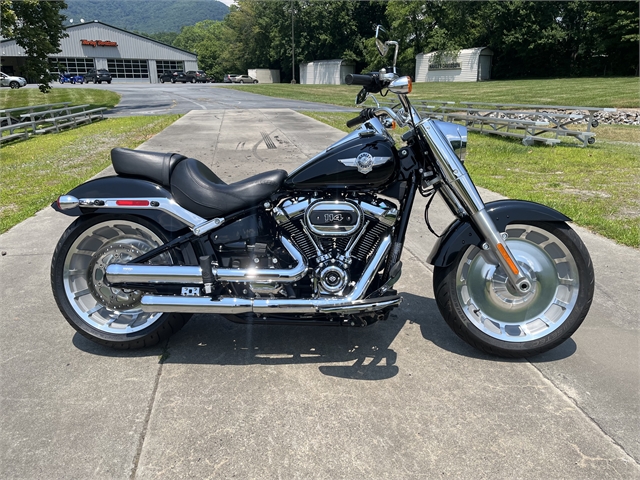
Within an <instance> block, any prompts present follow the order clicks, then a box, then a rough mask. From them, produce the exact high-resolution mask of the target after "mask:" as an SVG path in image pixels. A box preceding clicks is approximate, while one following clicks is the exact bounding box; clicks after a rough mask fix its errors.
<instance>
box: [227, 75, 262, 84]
mask: <svg viewBox="0 0 640 480" xmlns="http://www.w3.org/2000/svg"><path fill="white" fill-rule="evenodd" d="M232 81H233V83H258V80H257V79H255V78H253V77H250V76H249V75H236V76H235V77H233V80H232Z"/></svg>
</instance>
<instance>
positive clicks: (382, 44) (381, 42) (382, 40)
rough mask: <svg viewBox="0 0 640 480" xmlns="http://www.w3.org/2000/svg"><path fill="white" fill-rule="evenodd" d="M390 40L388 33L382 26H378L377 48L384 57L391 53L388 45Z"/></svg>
mask: <svg viewBox="0 0 640 480" xmlns="http://www.w3.org/2000/svg"><path fill="white" fill-rule="evenodd" d="M388 39H389V37H388V34H387V31H386V30H385V29H384V28H382V25H378V26H377V27H376V47H378V52H379V53H380V55H382V56H383V57H384V56H385V55H386V54H387V52H388V51H389V46H388V45H387V44H386V42H387V40H388Z"/></svg>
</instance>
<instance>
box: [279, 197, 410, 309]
mask: <svg viewBox="0 0 640 480" xmlns="http://www.w3.org/2000/svg"><path fill="white" fill-rule="evenodd" d="M273 214H274V217H275V219H276V222H277V223H278V224H279V226H280V227H281V228H282V229H283V230H284V231H285V232H286V233H287V236H288V237H289V238H290V239H291V240H292V241H293V243H294V244H295V246H296V247H297V248H298V249H299V250H300V251H301V252H302V253H303V255H304V256H305V257H306V259H307V262H308V265H309V267H310V269H311V271H310V273H309V275H308V282H309V285H308V287H309V288H310V289H311V295H312V296H314V297H317V296H326V295H329V296H340V295H344V294H348V293H349V287H350V286H352V285H353V284H354V282H355V281H356V280H357V279H359V278H360V275H361V273H362V271H363V270H364V267H365V266H366V263H367V260H368V259H369V257H370V256H371V254H372V253H373V252H375V250H376V248H377V247H378V245H379V244H380V241H381V239H382V238H384V237H385V236H386V235H387V234H389V233H390V231H391V229H392V227H393V225H394V224H395V222H396V219H397V217H398V210H397V208H396V207H395V205H393V204H391V203H388V202H386V201H381V200H379V199H374V198H372V197H367V198H366V199H363V198H361V197H356V198H348V197H346V198H342V197H340V198H339V199H335V198H329V197H327V198H309V197H300V198H295V199H288V200H285V201H284V202H282V203H281V204H280V205H279V206H278V207H277V208H275V209H274V210H273Z"/></svg>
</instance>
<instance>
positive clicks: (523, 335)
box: [433, 222, 595, 358]
mask: <svg viewBox="0 0 640 480" xmlns="http://www.w3.org/2000/svg"><path fill="white" fill-rule="evenodd" d="M507 233H508V234H509V238H508V239H507V245H508V246H509V249H510V250H511V251H512V253H513V254H514V255H515V257H516V259H517V261H518V265H519V266H520V268H522V269H523V270H526V271H527V272H528V273H529V275H530V276H531V278H532V280H533V282H532V283H533V285H532V288H531V289H530V291H529V292H528V293H527V294H524V295H515V294H514V293H513V290H512V289H511V287H510V285H509V284H508V282H507V281H506V275H505V274H504V272H503V271H502V269H501V267H496V266H495V265H494V264H493V263H492V261H491V260H490V258H489V257H485V253H484V252H483V251H482V250H481V249H479V248H478V247H476V246H470V247H468V248H466V249H465V250H463V251H461V252H460V253H459V254H458V256H457V257H456V260H455V261H454V262H453V263H452V264H451V265H449V266H447V267H436V268H435V271H434V276H433V289H434V292H435V296H436V303H437V304H438V309H439V310H440V313H441V314H442V316H443V317H444V319H445V321H446V322H447V324H448V325H449V326H450V327H451V329H452V330H453V331H454V332H455V333H456V334H457V335H458V336H459V337H460V338H462V339H463V340H464V341H465V342H467V343H468V344H469V345H471V346H473V347H475V348H477V349H479V350H482V351H483V352H485V353H488V354H491V355H498V356H502V357H511V358H520V357H529V356H533V355H537V354H540V353H543V352H546V351H547V350H550V349H552V348H554V347H556V346H558V345H560V344H561V343H562V342H564V341H565V340H567V339H568V338H569V337H570V336H571V335H572V334H573V333H574V332H575V331H576V330H577V329H578V327H579V326H580V324H581V323H582V321H583V320H584V318H585V317H586V316H587V313H588V312H589V308H590V307H591V302H592V300H593V292H594V284H595V277H594V273H593V265H592V263H591V258H590V256H589V252H588V251H587V248H586V247H585V246H584V244H583V243H582V240H580V237H578V235H577V234H576V233H575V232H574V231H573V230H572V229H571V228H570V227H569V226H568V225H566V224H564V223H544V222H540V223H534V222H531V223H526V224H524V223H523V224H514V225H509V226H507Z"/></svg>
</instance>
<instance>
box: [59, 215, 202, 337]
mask: <svg viewBox="0 0 640 480" xmlns="http://www.w3.org/2000/svg"><path fill="white" fill-rule="evenodd" d="M167 241H168V236H167V235H166V234H165V233H164V232H163V231H162V230H161V229H160V228H159V227H158V226H156V225H155V224H153V223H151V222H149V221H147V220H145V219H143V218H139V217H135V216H131V215H126V216H125V215H119V216H114V215H97V216H94V217H80V218H78V219H77V220H76V221H75V222H73V223H72V224H71V225H70V226H69V228H67V230H66V231H65V232H64V234H63V235H62V237H61V238H60V240H59V242H58V245H57V246H56V249H55V252H54V254H53V258H52V261H51V287H52V290H53V296H54V298H55V300H56V303H57V304H58V308H59V309H60V311H61V312H62V314H63V315H64V317H65V319H66V320H67V321H68V322H69V324H70V325H71V326H72V327H73V328H75V329H76V330H77V331H78V333H80V334H81V335H83V336H84V337H86V338H88V339H90V340H92V341H94V342H96V343H99V344H101V345H106V346H108V347H113V348H118V349H133V348H142V347H150V346H153V345H156V344H158V343H159V342H160V341H162V340H165V339H167V338H169V337H170V336H171V335H172V334H174V333H176V332H177V331H178V330H180V329H181V328H182V327H183V326H184V325H185V324H186V323H187V321H188V320H189V318H190V317H191V315H189V314H180V313H149V312H143V311H142V310H141V309H140V308H139V305H140V298H141V297H142V295H143V293H142V292H140V291H138V290H127V289H119V288H115V287H110V286H109V285H108V284H107V283H106V282H105V281H104V272H105V270H106V267H107V265H108V264H110V263H115V262H125V261H130V260H132V259H133V258H135V257H137V256H140V255H142V254H143V253H145V252H147V251H149V250H151V249H153V248H156V247H157V246H159V245H162V244H163V243H165V242H167ZM174 261H175V259H174V258H173V257H172V256H171V254H169V253H164V254H161V255H158V256H157V257H155V258H154V259H152V260H151V261H150V263H151V264H154V265H161V264H173V263H174Z"/></svg>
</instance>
